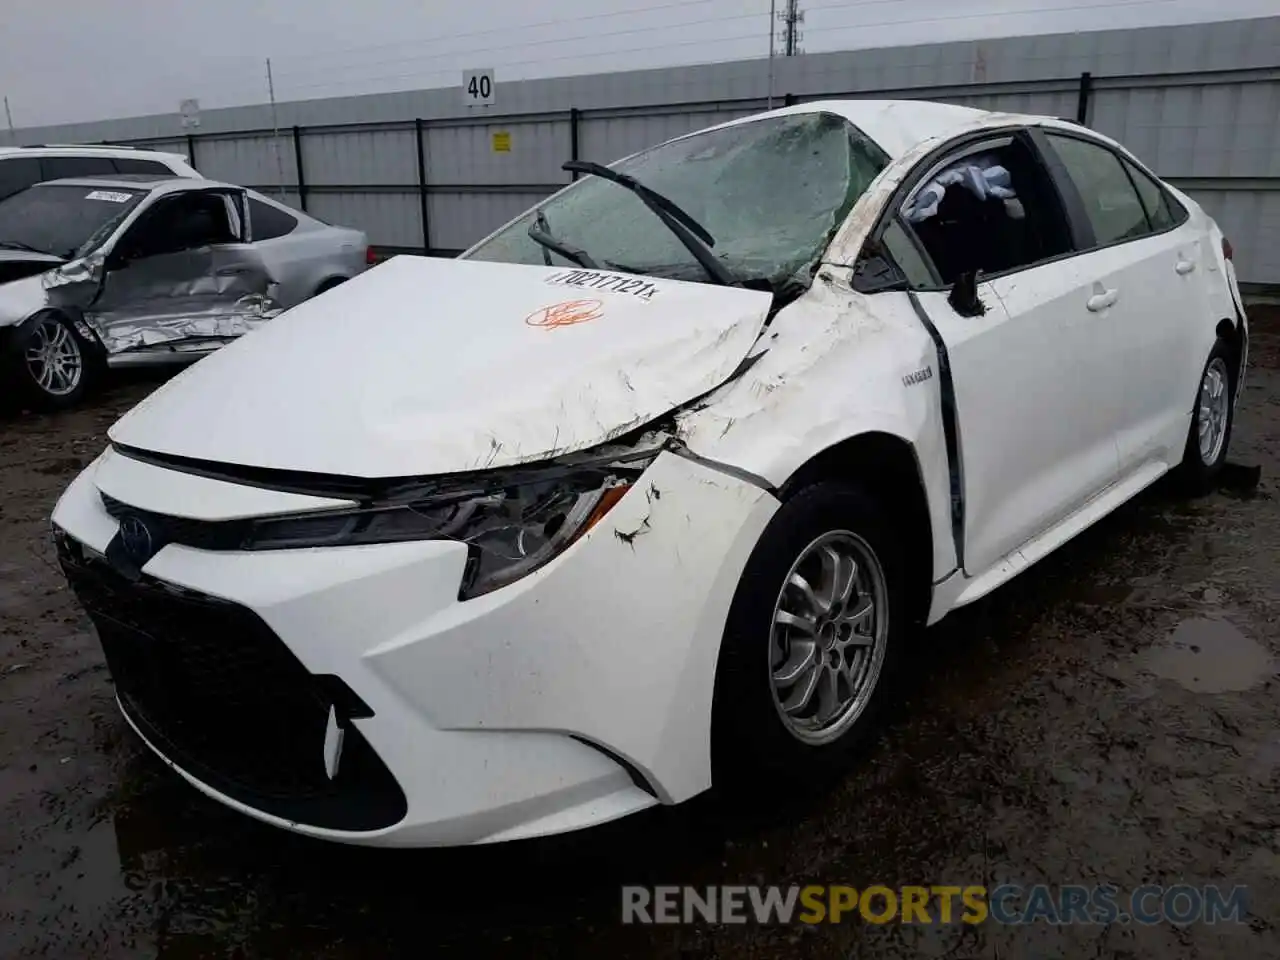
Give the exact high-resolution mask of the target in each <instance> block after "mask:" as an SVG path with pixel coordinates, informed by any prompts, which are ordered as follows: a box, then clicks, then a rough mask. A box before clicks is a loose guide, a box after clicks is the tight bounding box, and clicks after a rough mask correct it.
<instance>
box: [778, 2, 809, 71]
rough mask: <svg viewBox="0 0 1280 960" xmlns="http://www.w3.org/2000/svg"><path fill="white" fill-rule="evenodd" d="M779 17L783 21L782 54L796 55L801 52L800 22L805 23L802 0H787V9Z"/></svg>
mask: <svg viewBox="0 0 1280 960" xmlns="http://www.w3.org/2000/svg"><path fill="white" fill-rule="evenodd" d="M779 19H780V20H781V21H782V50H783V54H782V55H783V56H784V57H794V56H795V55H796V54H798V53H800V39H801V38H800V24H802V23H804V12H803V11H802V10H801V9H800V0H787V9H786V10H785V11H783V13H782V15H781V17H779Z"/></svg>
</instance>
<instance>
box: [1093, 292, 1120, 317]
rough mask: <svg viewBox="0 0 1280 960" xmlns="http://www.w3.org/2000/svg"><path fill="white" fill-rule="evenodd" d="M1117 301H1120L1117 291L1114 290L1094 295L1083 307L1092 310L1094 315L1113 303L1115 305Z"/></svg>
mask: <svg viewBox="0 0 1280 960" xmlns="http://www.w3.org/2000/svg"><path fill="white" fill-rule="evenodd" d="M1119 299H1120V291H1119V290H1116V289H1111V290H1104V291H1102V293H1095V294H1094V295H1093V296H1092V297H1090V298H1089V300H1088V302H1087V303H1086V304H1085V306H1086V307H1088V308H1089V309H1090V310H1092V311H1093V312H1094V313H1097V312H1099V311H1100V310H1105V309H1107V307H1109V306H1111V305H1112V304H1113V303H1115V302H1116V301H1117V300H1119Z"/></svg>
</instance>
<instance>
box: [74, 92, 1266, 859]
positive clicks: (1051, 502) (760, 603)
mask: <svg viewBox="0 0 1280 960" xmlns="http://www.w3.org/2000/svg"><path fill="white" fill-rule="evenodd" d="M566 166H567V167H568V168H570V169H574V170H575V171H576V172H578V173H581V174H584V176H583V177H582V178H581V179H580V180H578V181H577V182H576V183H574V184H573V185H572V186H569V187H567V188H566V189H564V190H562V191H561V192H559V193H557V194H556V195H554V196H553V197H551V198H549V199H548V200H546V201H545V202H544V203H542V204H541V205H539V206H538V207H537V208H536V209H535V210H531V211H529V212H528V213H526V214H524V215H523V216H521V217H519V218H518V219H517V220H515V221H513V222H512V223H509V224H507V225H506V226H504V227H502V228H501V229H500V230H498V231H497V232H495V233H494V234H492V235H491V236H489V237H488V238H486V239H485V240H483V241H481V242H480V243H479V244H477V245H476V246H475V247H473V248H472V249H471V250H469V251H468V252H467V253H465V254H464V255H463V256H462V257H461V258H460V259H457V260H433V259H424V258H420V257H410V256H402V257H397V258H395V259H392V260H390V261H389V262H387V263H385V264H383V265H381V266H379V267H376V268H375V269H373V270H371V271H369V272H368V273H366V274H364V275H362V276H360V277H357V278H356V279H354V280H352V281H350V282H348V283H346V284H344V285H343V286H341V287H339V288H338V289H336V290H334V291H332V292H331V293H329V294H327V295H326V296H324V297H321V298H319V299H317V300H314V301H310V302H307V303H304V304H302V305H300V306H298V307H296V308H294V309H292V310H290V311H287V312H286V313H284V314H283V315H282V316H281V317H280V318H279V319H277V320H275V321H274V322H273V323H271V324H269V325H267V326H265V327H263V328H262V329H259V330H257V331H256V332H254V333H252V334H250V335H249V336H246V337H244V338H242V339H241V340H239V341H237V342H235V343H233V344H231V345H230V346H228V347H226V348H225V349H223V350H221V351H219V352H218V353H216V354H214V355H213V356H211V357H209V358H208V359H205V360H202V361H201V362H200V363H198V364H197V365H195V366H194V367H193V368H191V369H190V370H188V371H186V372H184V373H183V374H181V375H180V376H178V377H177V378H175V379H174V380H172V381H170V382H169V383H168V384H166V385H165V386H163V387H161V388H160V389H159V390H157V391H156V392H155V393H154V394H153V395H152V396H151V397H149V398H148V399H147V400H144V401H143V402H142V403H141V404H139V405H138V406H137V407H136V408H135V409H133V410H132V411H130V412H129V413H128V414H127V415H126V416H125V417H123V418H122V419H121V420H120V421H119V422H117V423H116V424H115V425H114V426H113V427H112V428H111V431H110V440H111V443H110V447H109V449H107V450H106V451H105V452H104V453H103V454H102V455H101V456H100V457H99V458H98V459H97V460H96V461H95V462H94V463H93V464H92V465H91V466H90V467H89V468H87V469H86V470H85V471H84V473H82V474H81V475H80V476H79V477H78V478H77V479H76V480H75V481H74V482H73V483H72V484H71V486H70V488H69V489H68V490H67V491H66V493H65V494H64V496H63V497H62V499H61V501H60V502H59V503H58V505H57V508H56V510H55V512H54V515H53V523H54V527H55V537H56V539H57V543H58V548H59V554H60V557H61V561H62V563H63V565H64V567H65V570H66V573H67V576H68V578H69V579H70V582H71V584H72V585H73V587H74V589H75V591H76V592H77V594H78V595H79V597H80V600H81V601H82V603H83V605H84V607H85V608H86V610H87V611H88V613H89V615H90V616H91V618H92V620H93V622H94V624H95V625H96V627H97V632H98V635H99V636H100V638H101V640H102V645H103V648H104V651H105V655H106V661H107V663H108V664H109V666H110V670H111V674H112V676H113V678H114V682H115V690H116V695H117V698H118V700H119V703H120V707H121V709H122V710H123V712H124V716H125V717H126V719H127V720H128V722H129V723H130V724H131V725H132V726H133V728H134V729H135V730H136V731H137V732H138V734H139V735H140V736H141V737H142V738H143V739H144V740H145V741H146V742H147V744H148V745H150V746H151V747H152V748H153V749H154V750H155V751H156V753H158V754H159V755H160V756H161V757H163V758H164V759H165V760H166V761H167V762H168V763H169V764H170V765H171V766H172V767H173V768H174V769H175V770H176V771H177V772H178V773H180V774H181V775H182V776H183V777H185V778H186V779H187V780H189V781H190V782H191V783H192V784H193V785H194V786H196V787H197V788H198V789H200V790H202V791H203V792H205V793H207V794H208V795H210V796H212V797H214V798H215V799H217V800H220V801H222V802H223V803H225V804H227V805H229V806H232V807H234V808H236V809H238V810H241V811H243V812H245V813H247V814H251V815H253V816H255V817H258V818H260V819H262V820H265V821H268V822H270V823H273V824H276V825H278V826H281V827H286V828H289V829H291V830H296V831H298V832H301V833H306V834H310V835H313V836H318V837H325V838H330V839H333V840H342V841H348V842H355V843H368V844H385V845H438V844H466V843H478V842H485V841H498V840H508V839H513V838H518V837H529V836H535V835H541V834H550V833H556V832H559V831H566V830H573V829H577V828H581V827H586V826H589V825H592V824H598V823H601V822H604V821H607V820H611V819H614V818H616V817H620V816H623V815H625V814H629V813H632V812H634V811H638V810H640V809H642V808H645V807H649V806H652V805H654V804H673V803H679V802H680V801H683V800H686V799H688V798H690V797H692V796H694V795H695V794H698V793H700V792H701V791H704V790H706V789H707V788H708V787H710V786H711V785H712V783H713V782H716V783H730V784H734V783H737V784H743V785H746V786H747V787H748V788H749V787H750V785H751V784H753V783H757V784H759V783H764V782H770V781H772V782H777V781H778V780H779V779H782V780H783V781H787V782H790V781H791V780H793V779H797V778H804V777H807V776H811V775H814V774H818V773H822V772H825V771H827V770H830V769H833V768H835V767H837V766H838V765H839V764H840V763H841V762H842V761H843V760H845V759H846V758H847V756H848V754H849V752H850V750H851V748H852V747H854V746H855V744H856V743H857V742H858V741H859V740H862V739H864V738H866V737H867V735H868V734H869V733H870V732H871V731H873V730H874V722H875V718H876V714H877V712H878V711H879V709H880V708H881V707H882V706H883V704H884V701H885V699H886V697H888V696H891V695H892V692H891V690H892V688H891V686H890V681H891V679H892V677H893V674H894V672H895V669H896V668H897V667H898V666H899V665H901V664H902V663H903V662H904V660H905V659H906V658H907V656H908V647H909V644H910V643H911V641H912V637H913V633H915V630H914V628H915V627H917V626H918V625H920V624H924V623H932V622H934V621H937V620H938V619H940V618H941V617H943V616H944V615H946V614H947V612H948V611H950V610H954V609H955V608H957V607H960V606H963V605H964V604H967V603H971V602H972V601H974V600H977V599H978V598H979V597H981V596H983V595H984V594H986V593H988V592H989V591H991V590H993V589H995V588H996V587H997V586H999V585H1000V584H1002V583H1004V582H1005V581H1007V580H1009V579H1010V578H1011V577H1013V576H1015V575H1016V574H1018V573H1019V572H1020V571H1022V570H1024V569H1025V568H1026V567H1027V566H1029V565H1030V564H1032V563H1034V562H1035V561H1036V560H1038V559H1039V558H1041V557H1043V556H1044V555H1046V554H1047V553H1048V552H1050V551H1051V550H1053V549H1054V548H1055V547H1057V546H1059V545H1060V544H1062V543H1063V542H1065V541H1066V540H1068V539H1070V538H1071V537H1072V536H1074V535H1075V534H1077V533H1079V532H1080V531H1081V530H1083V529H1085V528H1086V527H1088V526H1089V525H1090V524H1092V523H1094V522H1095V521H1097V520H1098V519H1099V518H1100V517H1102V516H1104V515H1105V514H1106V513H1108V512H1109V511H1111V510H1113V509H1115V508H1116V507H1117V506H1118V505H1119V504H1121V503H1123V502H1124V501H1126V500H1128V499H1129V498H1130V497H1132V496H1134V495H1135V494H1136V493H1138V492H1139V491H1140V490H1142V489H1143V488H1144V487H1146V486H1147V485H1148V484H1150V483H1152V482H1153V481H1154V480H1156V479H1157V478H1158V477H1160V476H1161V475H1162V474H1164V473H1166V472H1167V471H1170V470H1174V469H1177V470H1179V471H1181V472H1182V473H1183V474H1184V475H1185V478H1186V479H1187V480H1188V481H1189V482H1190V483H1191V484H1192V485H1193V486H1200V487H1204V486H1206V485H1207V484H1208V483H1209V482H1211V481H1212V479H1213V477H1214V474H1215V472H1216V471H1217V470H1218V469H1219V468H1220V467H1221V466H1222V464H1223V461H1224V458H1225V456H1226V451H1227V445H1228V441H1229V440H1230V435H1231V424H1232V412H1233V408H1234V404H1235V401H1236V399H1237V397H1238V395H1239V392H1240V380H1241V371H1242V370H1243V368H1244V364H1245V357H1246V349H1247V343H1248V335H1247V327H1246V321H1245V314H1244V310H1243V308H1242V306H1241V302H1240V297H1239V293H1238V291H1237V288H1236V283H1235V279H1234V273H1233V269H1232V264H1231V248H1230V246H1229V245H1228V244H1227V242H1226V240H1225V239H1224V238H1223V236H1222V234H1221V232H1220V231H1219V229H1218V227H1217V226H1216V225H1215V224H1214V222H1213V221H1212V220H1211V219H1210V218H1209V217H1208V216H1206V214H1205V213H1204V211H1202V210H1201V209H1200V207H1199V206H1197V205H1196V203H1195V202H1194V201H1192V200H1191V199H1189V198H1188V197H1187V196H1186V195H1184V194H1182V193H1180V192H1179V191H1178V190H1176V189H1174V188H1172V187H1171V186H1169V185H1168V184H1165V183H1163V182H1161V181H1160V180H1159V179H1158V178H1157V177H1156V176H1155V175H1154V174H1153V173H1152V172H1151V171H1150V170H1148V169H1147V168H1146V167H1145V166H1144V165H1143V164H1142V162H1141V161H1139V160H1138V159H1136V158H1135V157H1133V156H1132V155H1131V154H1129V153H1128V152H1126V151H1125V150H1124V149H1123V148H1122V147H1121V146H1119V145H1118V144H1116V143H1115V142H1113V141H1111V140H1109V139H1107V138H1106V137H1103V136H1101V135H1099V134H1096V133H1093V132H1092V131H1090V130H1087V129H1084V128H1082V127H1080V126H1076V125H1073V124H1071V123H1068V122H1063V121H1060V120H1054V119H1049V118H1044V117H1030V116H1017V115H1011V114H996V113H985V112H981V111H976V110H971V109H966V108H961V107H954V106H946V105H941V104H932V103H920V102H889V101H849V102H826V103H812V104H805V105H801V106H796V107H790V108H787V109H785V110H778V111H774V112H771V113H768V114H764V115H761V116H754V117H748V118H746V119H743V120H737V121H734V122H732V123H729V124H726V125H723V126H719V127H715V128H712V129H710V130H704V131H702V132H699V133H695V134H692V135H689V136H686V137H682V138H680V139H677V140H673V141H671V142H669V143H665V144H662V145H661V146H658V147H654V148H653V149H650V150H647V151H644V152H642V153H639V154H637V155H635V156H633V157H630V158H628V159H626V160H623V161H621V162H619V163H618V164H616V165H614V166H612V167H601V166H596V165H593V164H588V163H571V164H567V165H566Z"/></svg>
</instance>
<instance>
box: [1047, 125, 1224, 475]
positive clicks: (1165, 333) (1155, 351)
mask: <svg viewBox="0 0 1280 960" xmlns="http://www.w3.org/2000/svg"><path fill="white" fill-rule="evenodd" d="M1045 141H1046V143H1047V152H1048V153H1050V154H1051V156H1050V165H1051V167H1052V168H1053V169H1054V171H1055V175H1056V176H1058V177H1059V178H1060V179H1061V180H1062V181H1063V183H1062V189H1063V190H1064V192H1065V193H1067V194H1068V195H1069V194H1071V193H1072V192H1074V193H1075V196H1076V198H1077V200H1078V203H1079V210H1080V211H1081V212H1082V213H1083V219H1084V221H1085V222H1084V224H1083V225H1082V226H1083V229H1084V230H1085V231H1087V233H1088V234H1089V236H1088V239H1087V243H1088V246H1089V248H1090V251H1091V253H1090V255H1089V258H1088V259H1089V260H1090V261H1091V262H1093V263H1096V264H1097V265H1098V277H1099V284H1100V285H1101V292H1102V293H1103V294H1104V295H1105V296H1106V297H1108V298H1114V302H1112V303H1111V304H1110V306H1109V307H1107V308H1106V309H1105V310H1103V311H1102V312H1101V313H1100V318H1101V319H1102V320H1104V321H1105V322H1106V323H1107V325H1108V327H1109V331H1108V333H1109V337H1110V340H1111V342H1112V344H1113V349H1114V350H1115V351H1116V352H1117V355H1118V359H1119V361H1120V364H1121V366H1122V368H1123V379H1122V388H1121V398H1120V399H1121V406H1120V414H1121V416H1120V422H1119V423H1118V425H1117V446H1118V450H1119V456H1120V472H1121V475H1127V474H1129V473H1131V472H1133V471H1135V470H1138V469H1140V468H1142V467H1143V466H1144V465H1145V464H1148V463H1150V462H1152V461H1159V462H1162V463H1164V464H1173V463H1176V462H1177V461H1178V460H1179V459H1180V458H1181V456H1182V447H1183V444H1184V443H1185V441H1186V432H1187V422H1188V417H1189V416H1190V409H1191V404H1192V401H1193V400H1194V389H1193V388H1194V386H1195V384H1194V382H1192V379H1191V378H1190V377H1189V376H1188V374H1187V371H1188V370H1189V369H1191V368H1193V367H1194V368H1196V369H1197V370H1198V363H1199V362H1202V361H1197V360H1196V359H1195V358H1193V357H1191V356H1190V351H1191V350H1192V349H1193V348H1195V347H1196V344H1195V343H1194V341H1193V338H1192V337H1191V336H1189V332H1190V331H1191V330H1193V329H1195V326H1196V322H1197V318H1200V321H1201V324H1202V325H1203V323H1204V320H1205V316H1204V314H1205V311H1207V309H1208V307H1207V303H1206V301H1205V297H1204V293H1203V291H1204V286H1203V283H1202V282H1201V280H1200V277H1199V272H1200V270H1201V264H1202V262H1203V260H1204V256H1203V251H1202V250H1201V249H1200V246H1201V242H1202V241H1201V238H1200V237H1199V236H1198V235H1197V234H1196V232H1195V230H1194V229H1193V228H1192V227H1191V226H1190V225H1189V223H1188V217H1187V214H1186V211H1185V210H1183V209H1182V208H1181V206H1180V205H1177V201H1176V200H1174V199H1173V198H1172V197H1169V196H1168V195H1167V193H1166V191H1165V190H1164V188H1163V187H1161V186H1160V185H1159V183H1157V182H1156V181H1155V180H1154V179H1152V178H1151V177H1150V176H1149V175H1148V174H1146V173H1145V172H1143V171H1142V170H1140V169H1139V168H1138V167H1137V166H1136V165H1135V164H1133V163H1132V162H1130V161H1129V160H1128V159H1127V158H1125V157H1123V156H1122V155H1121V154H1120V153H1119V152H1117V151H1115V150H1113V149H1112V148H1111V147H1110V146H1109V145H1107V144H1104V143H1102V142H1100V141H1097V140H1094V139H1092V138H1089V137H1087V136H1086V135H1084V134H1082V133H1077V132H1075V131H1071V132H1066V131H1046V136H1045Z"/></svg>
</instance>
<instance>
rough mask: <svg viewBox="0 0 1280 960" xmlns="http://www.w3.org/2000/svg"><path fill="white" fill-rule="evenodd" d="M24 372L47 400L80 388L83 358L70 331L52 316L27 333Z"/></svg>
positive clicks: (63, 395) (78, 345)
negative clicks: (28, 334)
mask: <svg viewBox="0 0 1280 960" xmlns="http://www.w3.org/2000/svg"><path fill="white" fill-rule="evenodd" d="M26 361H27V371H28V372H29V373H30V374H31V379H32V380H33V381H34V382H35V384H36V386H38V387H39V388H40V389H41V390H43V391H44V392H45V393H47V394H48V395H49V396H51V397H65V396H66V395H67V394H69V393H72V392H73V391H74V390H75V389H76V387H78V386H80V378H81V377H82V376H83V375H84V356H83V354H81V352H80V344H79V343H77V342H76V338H75V336H74V335H73V334H72V333H71V330H70V328H69V327H68V326H67V325H66V324H64V323H61V322H60V321H58V320H56V319H54V318H53V317H46V318H44V319H42V320H41V321H40V322H39V323H38V324H37V325H36V328H35V329H34V330H33V331H32V332H31V339H30V340H29V341H28V342H27V350H26Z"/></svg>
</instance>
